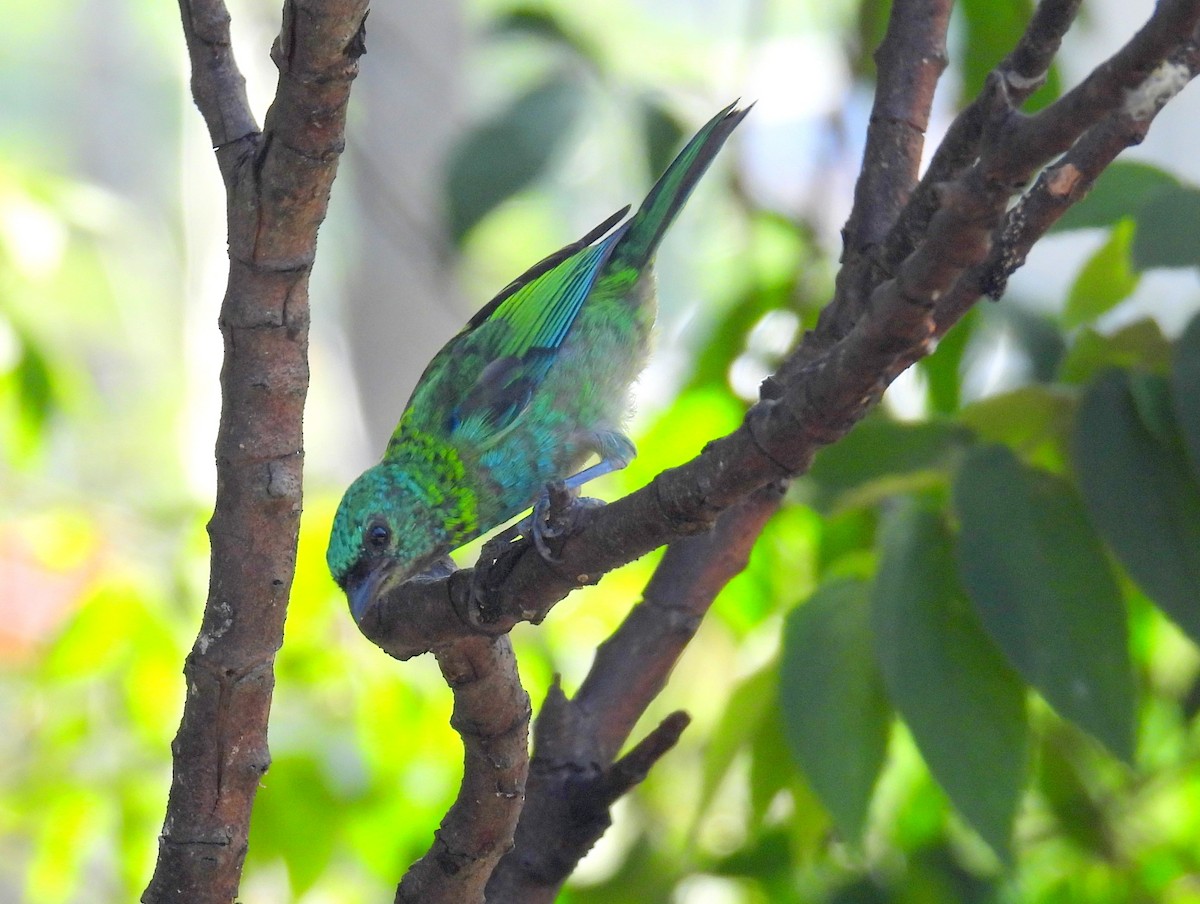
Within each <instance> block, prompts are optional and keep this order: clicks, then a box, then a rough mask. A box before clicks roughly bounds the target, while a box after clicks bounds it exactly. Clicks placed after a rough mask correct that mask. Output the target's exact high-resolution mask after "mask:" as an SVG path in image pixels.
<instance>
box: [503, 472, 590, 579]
mask: <svg viewBox="0 0 1200 904" xmlns="http://www.w3.org/2000/svg"><path fill="white" fill-rule="evenodd" d="M578 494H579V490H578V488H576V487H573V486H570V485H568V484H567V483H566V482H564V481H561V480H556V481H554V482H553V483H549V484H547V485H546V488H545V489H544V490H543V491H542V494H541V495H540V496H538V498H537V502H535V503H534V504H533V511H532V512H531V513H530V515H529V518H527V519H526V520H525V521H522V522H521V525H519V526H525V527H526V529H527V533H526V536H528V537H529V538H530V539H531V540H532V541H533V545H534V547H535V548H536V549H537V551H538V555H540V556H541V557H542V558H543V559H545V560H546V561H547V562H550V563H552V564H558V562H559V561H561V560H560V559H559V557H558V555H557V554H556V553H555V552H554V550H552V549H551V548H550V544H549V543H548V542H547V541H548V540H557V539H559V538H560V537H566V536H568V535H569V534H571V532H572V531H574V530H575V528H576V527H577V526H578V525H579V521H580V516H581V515H582V514H583V513H584V512H587V511H590V510H591V509H594V508H599V507H600V506H602V505H604V502H603V500H600V499H592V498H590V497H587V496H582V497H581V496H579V495H578Z"/></svg>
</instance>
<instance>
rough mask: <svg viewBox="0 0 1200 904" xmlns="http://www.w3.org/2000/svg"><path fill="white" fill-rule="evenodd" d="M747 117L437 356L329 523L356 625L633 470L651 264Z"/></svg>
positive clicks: (699, 137) (717, 123) (717, 128)
mask: <svg viewBox="0 0 1200 904" xmlns="http://www.w3.org/2000/svg"><path fill="white" fill-rule="evenodd" d="M748 109H749V108H747V109H744V110H737V109H735V108H734V106H730V107H727V108H726V109H724V110H722V111H721V112H720V113H718V114H717V115H716V116H715V117H714V118H713V119H712V120H710V121H709V122H708V123H707V124H706V125H705V126H704V127H703V128H702V129H701V130H700V131H699V132H698V133H697V134H696V135H695V136H694V137H693V138H692V140H691V141H689V142H688V144H687V145H686V146H685V147H684V149H683V150H682V151H681V152H680V154H679V156H678V157H677V158H676V159H675V160H674V162H672V164H671V165H670V166H669V167H668V168H667V171H666V172H665V173H664V174H663V176H662V177H661V178H660V179H659V180H658V182H657V183H656V184H655V185H654V187H653V188H652V189H651V191H650V193H649V195H647V197H646V199H645V201H643V202H642V205H641V207H639V208H638V210H637V212H636V213H635V214H634V215H633V216H632V217H631V218H630V219H629V220H628V221H626V222H624V223H620V221H621V220H622V219H623V218H624V216H625V214H626V213H627V212H628V211H629V208H628V207H626V208H625V209H623V210H620V211H618V212H617V213H615V214H613V216H611V217H609V218H608V219H607V220H605V221H604V222H603V223H601V224H600V225H599V226H597V227H596V228H595V229H593V230H592V231H591V232H589V233H588V234H587V235H585V236H584V237H583V238H581V239H580V240H579V241H577V242H574V243H573V244H571V245H568V246H567V247H566V248H563V249H562V250H560V251H558V252H556V253H555V254H553V255H551V256H550V257H548V258H546V259H545V260H543V261H542V262H540V263H539V264H536V265H535V266H534V267H532V268H531V269H530V270H529V271H527V272H526V273H524V274H523V275H522V276H521V277H519V278H518V279H517V280H515V281H514V282H512V283H511V284H510V285H509V286H507V287H506V288H505V289H504V290H503V291H501V292H500V294H499V295H497V296H496V297H495V298H494V299H492V301H491V302H489V303H488V304H487V305H486V306H485V307H484V308H483V309H482V310H480V311H479V312H478V313H477V314H476V315H475V316H474V317H472V318H471V320H470V321H469V322H468V323H467V325H466V326H465V327H464V328H463V330H462V331H461V332H460V333H459V334H458V335H456V336H455V337H454V338H453V339H451V340H450V341H449V342H448V343H447V344H446V345H445V347H443V348H442V350H441V351H439V352H438V353H437V355H435V356H434V358H433V360H432V361H431V362H430V363H429V366H428V367H427V368H426V369H425V372H424V373H423V374H422V375H421V379H420V380H419V381H418V383H417V386H416V389H415V390H414V391H413V394H412V398H411V399H410V400H409V403H408V406H407V407H406V408H405V411H404V414H403V415H402V416H401V418H400V423H399V425H398V426H397V427H396V431H395V433H394V434H393V435H392V438H391V440H390V441H389V442H388V446H387V449H386V451H385V452H384V455H383V459H382V461H381V462H380V463H379V464H377V465H375V466H374V467H372V468H370V469H368V470H367V471H366V472H365V473H364V474H363V475H362V476H360V477H359V478H358V479H357V480H356V481H355V482H354V483H353V484H352V485H351V486H350V488H349V489H348V490H347V491H346V494H345V496H344V497H343V498H342V502H341V505H340V506H339V507H338V511H337V514H336V516H335V517H334V523H333V530H332V533H331V536H330V542H329V549H328V552H327V560H328V563H329V568H330V571H331V572H332V574H333V577H334V579H335V580H336V581H337V583H338V585H339V586H341V587H342V588H343V589H344V590H345V592H346V594H347V596H348V598H349V600H350V608H351V612H352V613H353V615H354V617H355V619H356V620H361V618H362V616H363V614H364V613H365V612H366V610H367V608H368V607H369V606H370V605H371V603H372V602H373V601H374V600H375V599H376V598H377V597H378V595H379V594H380V593H381V592H382V591H383V590H384V589H386V587H387V586H389V585H390V584H391V583H393V582H394V581H398V580H403V579H406V578H408V577H410V576H412V575H414V574H417V573H419V572H420V571H423V570H425V569H426V568H428V567H429V566H430V565H431V564H432V563H433V562H434V561H435V560H437V559H438V558H440V557H441V556H443V555H445V554H446V553H447V552H449V551H450V550H452V549H455V548H457V547H458V546H461V545H462V544H464V543H466V542H468V541H470V540H472V539H474V538H475V537H478V536H480V535H481V534H483V533H485V532H486V531H489V530H491V529H492V528H494V527H496V526H498V525H500V524H502V523H504V522H505V521H507V520H508V519H510V518H512V517H513V516H515V515H517V514H518V513H520V512H521V511H523V510H525V509H527V508H529V507H530V505H531V504H532V503H534V502H535V500H536V499H537V498H538V496H539V494H541V493H543V491H544V488H545V486H546V484H548V483H549V482H551V481H554V480H561V479H566V480H567V483H568V485H569V486H572V487H577V486H579V485H580V484H582V483H583V482H584V481H586V480H589V479H591V478H592V477H595V476H598V475H600V474H602V473H606V472H608V471H611V470H614V469H616V468H621V467H624V466H625V465H626V464H628V463H629V461H630V460H631V459H632V458H633V455H634V448H633V444H632V443H631V442H630V441H629V439H628V438H627V437H626V436H625V435H624V433H623V432H622V428H623V425H624V420H625V418H626V417H627V415H628V409H629V388H630V386H631V384H632V383H633V381H634V380H635V379H636V378H637V375H638V374H639V373H640V372H641V370H642V368H643V366H644V364H645V361H646V355H647V351H648V348H649V340H650V331H651V327H652V325H653V322H654V315H655V301H654V284H653V283H654V281H653V275H652V272H651V269H652V262H653V257H654V253H655V251H656V250H657V248H658V245H659V242H661V240H662V237H663V234H664V233H665V231H666V230H667V228H668V227H669V226H670V224H671V222H672V221H673V220H674V219H675V216H676V214H677V213H678V212H679V209H680V208H681V207H682V206H683V204H684V202H685V201H686V200H687V198H688V196H689V195H690V193H691V191H692V188H693V187H694V186H695V184H696V182H697V180H698V179H699V178H700V176H701V175H703V173H704V171H705V170H706V169H707V168H708V165H709V163H710V162H711V161H712V159H713V157H714V156H715V155H716V153H717V151H718V150H719V149H720V148H721V146H722V144H724V142H725V139H726V138H727V137H728V136H729V134H730V132H732V131H733V129H734V128H735V127H736V126H737V124H738V123H739V122H741V120H742V118H743V117H744V116H745V115H746V113H747V112H748ZM618 224H620V225H618ZM592 456H598V457H599V459H600V462H599V464H597V465H594V466H592V467H591V468H588V469H587V470H585V471H579V469H580V468H581V467H582V466H583V464H584V463H585V462H586V461H587V459H588V458H589V457H592ZM534 528H535V532H536V529H537V524H536V522H535V524H534Z"/></svg>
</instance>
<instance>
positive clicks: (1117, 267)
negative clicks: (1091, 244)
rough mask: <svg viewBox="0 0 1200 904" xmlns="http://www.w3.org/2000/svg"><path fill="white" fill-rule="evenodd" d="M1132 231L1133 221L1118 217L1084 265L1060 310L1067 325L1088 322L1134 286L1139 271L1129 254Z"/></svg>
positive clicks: (1078, 324)
mask: <svg viewBox="0 0 1200 904" xmlns="http://www.w3.org/2000/svg"><path fill="white" fill-rule="evenodd" d="M1133 233H1134V225H1133V221H1132V220H1121V221H1120V222H1118V223H1117V224H1116V225H1115V226H1113V229H1112V234H1111V235H1110V236H1109V238H1108V241H1107V242H1105V243H1104V244H1103V245H1101V246H1100V247H1099V248H1098V249H1097V250H1096V253H1095V254H1093V255H1092V256H1091V258H1090V259H1089V260H1088V262H1087V263H1085V264H1084V265H1083V269H1082V270H1080V271H1079V276H1078V277H1076V279H1075V283H1074V285H1072V286H1071V291H1070V294H1068V295H1067V306H1066V308H1065V309H1064V310H1063V322H1064V323H1065V324H1066V325H1067V326H1069V327H1076V326H1080V325H1081V324H1084V323H1090V322H1091V321H1093V320H1095V319H1096V318H1097V317H1099V316H1100V315H1101V314H1103V313H1104V312H1105V311H1108V310H1110V309H1112V308H1114V307H1116V305H1117V304H1118V303H1119V302H1121V301H1123V300H1124V299H1126V298H1128V297H1129V295H1130V293H1132V292H1133V290H1134V289H1136V288H1137V284H1138V281H1139V280H1140V279H1141V274H1140V273H1139V272H1138V271H1136V270H1134V269H1133V266H1132V263H1131V260H1130V256H1129V248H1130V245H1131V244H1132V242H1133Z"/></svg>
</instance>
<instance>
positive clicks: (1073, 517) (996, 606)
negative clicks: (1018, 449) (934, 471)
mask: <svg viewBox="0 0 1200 904" xmlns="http://www.w3.org/2000/svg"><path fill="white" fill-rule="evenodd" d="M954 504H955V508H956V509H957V512H958V517H959V522H960V524H961V532H960V534H959V544H958V554H959V567H960V570H961V573H962V577H963V582H964V583H965V584H966V587H967V590H968V592H969V593H970V595H971V599H972V601H973V602H974V604H975V608H976V609H977V610H978V611H979V614H980V617H981V618H982V620H983V624H984V627H985V628H987V631H988V633H989V634H990V635H991V636H992V638H993V639H994V640H995V641H996V643H997V644H998V645H999V646H1000V649H1001V650H1003V651H1004V653H1005V655H1006V656H1007V657H1008V659H1009V661H1010V662H1011V663H1012V664H1013V665H1014V666H1015V667H1016V669H1017V671H1018V672H1020V673H1021V675H1022V677H1024V678H1025V680H1026V681H1028V682H1029V683H1030V684H1032V685H1033V686H1034V687H1036V688H1037V689H1038V690H1039V691H1041V693H1042V695H1043V696H1044V697H1045V698H1046V700H1047V702H1049V703H1050V705H1051V706H1053V707H1054V708H1055V709H1056V710H1057V711H1058V713H1059V715H1061V716H1063V717H1064V718H1066V719H1070V720H1071V721H1072V722H1074V723H1076V724H1077V725H1079V726H1080V727H1081V728H1083V729H1084V730H1085V731H1088V732H1090V733H1091V734H1092V735H1094V736H1095V737H1096V738H1098V739H1099V740H1100V741H1101V742H1103V743H1104V744H1105V746H1107V747H1108V749H1109V750H1111V751H1112V752H1113V753H1115V754H1117V756H1119V757H1121V758H1122V759H1124V760H1126V761H1129V760H1131V759H1132V758H1133V710H1134V700H1133V697H1134V691H1133V674H1132V667H1131V665H1130V661H1129V632H1128V627H1127V625H1126V618H1125V609H1124V606H1123V604H1122V600H1121V593H1120V589H1119V588H1118V586H1117V582H1116V579H1115V578H1114V577H1113V574H1112V571H1111V569H1110V568H1109V564H1108V559H1107V557H1106V556H1105V554H1104V549H1103V548H1102V547H1101V545H1100V541H1099V539H1098V538H1097V537H1096V535H1095V533H1094V532H1093V531H1092V529H1091V526H1090V525H1089V524H1088V519H1087V514H1086V513H1085V512H1084V509H1083V506H1082V505H1081V504H1080V501H1079V499H1078V497H1077V496H1076V495H1075V493H1074V491H1073V490H1072V489H1071V487H1070V485H1069V484H1067V482H1066V481H1064V480H1062V479H1061V478H1058V477H1055V476H1053V475H1051V474H1048V473H1046V472H1044V471H1036V470H1034V469H1032V468H1027V467H1025V466H1023V465H1022V464H1021V463H1020V462H1019V461H1017V458H1016V456H1014V455H1013V453H1012V452H1011V451H1009V450H1008V449H1007V448H1006V447H1004V446H980V447H978V448H977V449H974V450H972V452H971V454H970V455H969V456H968V457H967V459H966V461H965V462H964V463H963V467H962V470H961V471H960V472H959V475H958V478H957V479H956V480H955V484H954Z"/></svg>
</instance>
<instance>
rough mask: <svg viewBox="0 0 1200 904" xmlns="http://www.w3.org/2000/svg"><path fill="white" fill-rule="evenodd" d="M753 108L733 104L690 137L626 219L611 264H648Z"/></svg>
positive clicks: (638, 267)
mask: <svg viewBox="0 0 1200 904" xmlns="http://www.w3.org/2000/svg"><path fill="white" fill-rule="evenodd" d="M753 106H754V105H753V104H750V106H748V107H746V108H745V109H742V110H738V109H736V108H737V101H734V102H733V103H732V104H730V105H729V106H728V107H726V108H725V109H724V110H722V111H721V112H720V113H718V114H717V115H716V116H714V117H713V118H712V119H710V120H709V121H708V122H707V123H706V124H705V125H704V128H702V129H701V130H700V131H699V132H697V133H696V134H695V135H694V136H693V137H692V140H691V141H689V142H688V143H687V146H686V147H685V148H684V149H683V150H682V151H680V152H679V156H678V157H676V158H675V159H674V160H673V161H672V162H671V165H670V166H668V167H667V171H666V172H665V173H663V174H662V176H661V177H660V178H659V180H658V181H657V182H656V183H654V188H652V189H650V194H648V195H647V196H646V200H644V201H643V202H642V206H641V207H639V208H638V210H637V213H635V214H634V215H633V217H632V218H631V219H630V221H629V225H628V230H627V231H626V233H625V235H624V236H622V238H621V240H620V242H619V244H618V245H617V247H616V248H615V249H614V251H613V258H612V260H613V263H616V264H618V265H619V266H628V267H633V268H634V269H636V270H640V269H641V268H642V267H644V266H645V265H646V264H647V263H648V262H649V261H650V259H651V258H652V257H653V256H654V252H655V251H656V250H657V249H658V243H659V242H661V241H662V237H663V233H665V232H666V231H667V227H669V226H670V225H671V223H672V222H673V221H674V219H675V216H676V214H678V213H679V210H680V208H682V207H683V205H684V204H685V203H686V202H687V199H688V196H690V195H691V193H692V189H693V188H694V187H695V186H696V183H697V182H699V181H700V177H701V176H703V175H704V171H705V170H706V169H708V165H709V164H710V163H712V160H713V158H714V157H715V156H717V151H719V150H721V145H723V144H724V143H725V139H726V138H728V137H729V133H730V132H732V131H733V130H734V129H735V128H737V124H738V123H740V122H741V121H742V119H743V118H745V116H746V114H747V113H749V112H750V109H751V107H753Z"/></svg>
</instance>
